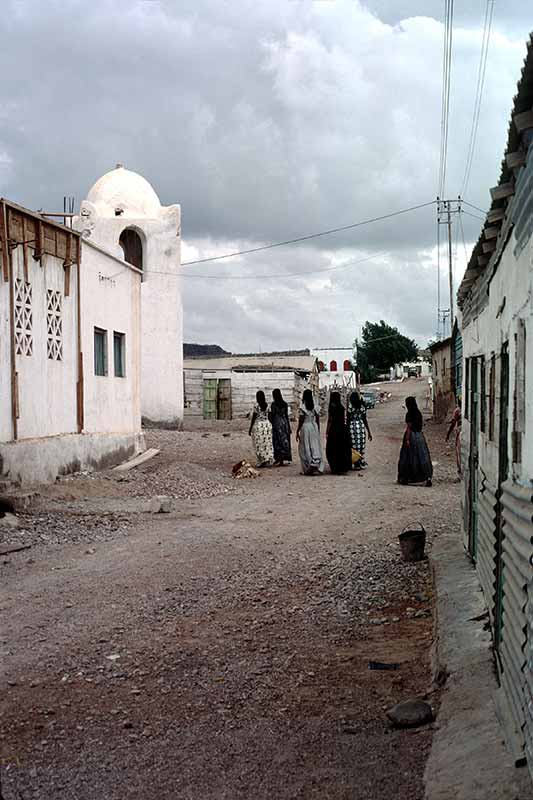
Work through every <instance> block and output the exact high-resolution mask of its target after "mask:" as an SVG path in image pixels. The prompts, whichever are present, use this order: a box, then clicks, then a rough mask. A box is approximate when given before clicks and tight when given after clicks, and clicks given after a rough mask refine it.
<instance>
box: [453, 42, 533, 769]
mask: <svg viewBox="0 0 533 800" xmlns="http://www.w3.org/2000/svg"><path fill="white" fill-rule="evenodd" d="M532 187H533V36H532V37H530V40H529V43H528V53H527V58H526V62H525V65H524V68H523V70H522V78H521V80H520V82H519V84H518V92H517V94H516V96H515V98H514V108H513V111H512V115H511V122H510V126H509V132H508V139H507V147H506V150H505V154H504V160H503V163H502V170H501V175H500V180H499V182H498V185H497V186H494V187H493V188H492V189H491V190H490V195H491V204H490V209H489V211H488V213H487V215H486V218H485V222H484V225H483V228H482V231H481V235H480V237H479V240H478V242H477V244H476V246H475V247H474V250H473V252H472V256H471V258H470V261H469V263H468V266H467V270H466V273H465V276H464V279H463V281H462V283H461V286H460V289H459V294H458V302H459V307H460V310H461V313H462V348H463V361H464V372H463V376H462V385H463V390H462V408H463V427H462V453H463V472H464V481H463V508H464V537H465V546H466V548H467V550H468V552H469V554H470V556H471V558H472V560H473V561H474V563H475V565H476V569H477V571H478V575H479V579H480V583H481V585H482V587H483V591H484V594H485V600H486V603H487V608H488V611H489V615H490V623H491V626H492V631H493V637H494V648H495V651H496V659H495V663H496V665H497V668H498V676H499V679H500V682H501V689H500V692H499V696H498V705H499V709H500V712H501V713H500V717H501V719H502V720H503V724H504V730H505V733H506V738H507V741H508V743H509V745H510V748H511V751H512V752H513V754H514V755H515V758H516V760H517V761H519V760H520V759H524V758H525V759H527V761H528V763H529V768H530V770H531V772H532V774H533V567H532V564H533V357H532V353H533V299H532V298H533V202H532V197H533V188H532Z"/></svg>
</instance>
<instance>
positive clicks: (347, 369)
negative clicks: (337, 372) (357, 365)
mask: <svg viewBox="0 0 533 800" xmlns="http://www.w3.org/2000/svg"><path fill="white" fill-rule="evenodd" d="M343 370H344V371H345V372H351V370H352V363H351V361H350V359H349V358H347V359H346V360H345V362H344V366H343Z"/></svg>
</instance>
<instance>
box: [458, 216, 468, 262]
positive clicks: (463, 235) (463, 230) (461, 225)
mask: <svg viewBox="0 0 533 800" xmlns="http://www.w3.org/2000/svg"><path fill="white" fill-rule="evenodd" d="M459 225H460V227H461V237H462V239H463V247H464V251H465V263H466V266H467V267H468V251H467V249H466V242H465V229H464V227H463V218H462V216H461V214H459Z"/></svg>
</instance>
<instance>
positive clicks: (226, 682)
mask: <svg viewBox="0 0 533 800" xmlns="http://www.w3.org/2000/svg"><path fill="white" fill-rule="evenodd" d="M417 386H420V385H417V384H416V383H415V384H414V385H411V386H409V387H408V388H409V391H412V389H413V388H415V389H416V388H417ZM405 388H407V387H402V393H405ZM402 413H403V412H402V409H401V407H400V402H399V400H398V399H397V398H395V399H394V400H393V401H391V402H390V403H388V404H386V405H383V406H380V407H378V408H377V409H376V410H375V411H373V412H371V414H370V422H371V425H372V427H373V429H374V435H375V438H374V442H373V444H372V445H371V446H370V448H369V451H368V460H369V463H370V468H369V470H368V471H367V472H365V473H363V474H356V473H352V474H350V475H347V476H331V475H325V476H323V477H320V478H303V477H301V476H300V475H299V474H298V473H299V470H298V467H297V465H293V466H290V467H285V468H283V469H277V470H269V471H265V472H264V473H262V475H261V477H260V478H259V479H258V480H256V481H247V482H244V481H243V482H240V483H239V484H238V485H237V483H236V482H233V483H232V482H231V480H227V479H226V477H225V474H227V468H228V466H229V465H230V464H231V463H233V461H236V460H238V459H239V458H240V457H242V456H243V455H246V453H247V452H248V453H249V448H250V444H249V439H248V437H247V436H246V433H245V432H244V431H242V426H238V425H233V426H230V427H228V428H224V430H223V431H220V429H219V430H218V431H217V430H211V431H210V435H209V436H208V437H205V436H204V435H202V432H200V431H190V432H188V433H181V434H180V433H174V434H169V433H163V432H155V433H154V434H151V436H152V440H151V441H150V444H152V443H154V442H155V444H157V443H158V441H159V443H160V444H162V443H163V442H168V437H169V436H170V437H173V442H174V444H173V445H172V446H170V445H169V446H167V448H166V450H165V453H164V454H163V458H162V459H161V461H160V462H159V464H157V463H156V462H155V460H154V462H153V464H152V467H151V468H149V467H148V466H147V465H146V466H145V468H144V471H143V472H140V473H138V474H137V475H136V476H135V478H133V480H132V481H131V482H128V481H126V482H120V483H119V484H117V483H116V481H115V480H114V479H111V478H108V477H105V476H98V477H97V478H85V479H83V478H82V479H78V480H76V481H73V482H70V483H68V482H66V483H63V484H61V485H60V486H59V487H54V488H53V489H50V492H49V493H48V494H47V496H46V497H45V499H44V500H41V501H40V507H39V511H38V513H37V517H35V516H34V517H31V516H28V517H27V518H26V519H25V530H26V534H25V535H26V536H27V537H29V539H30V541H32V542H33V543H34V546H33V548H32V549H31V550H30V551H27V552H22V553H18V554H13V555H12V556H9V557H7V558H4V563H3V564H2V571H3V577H2V586H3V592H2V609H1V613H2V619H3V621H4V623H3V626H2V634H3V635H2V661H3V664H4V666H5V681H6V683H7V686H6V691H5V693H4V715H3V727H4V752H3V758H2V764H3V784H2V790H3V796H4V798H5V800H15V799H16V800H20V798H23V800H27V799H28V798H46V800H55V798H76V800H89V798H91V800H93V798H95V799H96V798H99V800H103V798H105V799H106V800H123V799H124V798H139V800H140V798H147V797H150V798H152V797H153V798H155V799H156V800H166V799H167V798H168V800H171V799H172V800H175V799H176V798H191V800H200V798H202V800H203V799H204V798H205V799H206V800H207V798H210V799H211V798H217V800H218V798H227V800H236V799H237V798H254V800H262V799H263V798H264V800H266V799H267V798H268V799H269V800H271V799H272V798H293V797H294V798H296V797H301V798H310V797H319V798H335V799H336V800H337V798H368V799H370V798H372V799H373V800H381V798H383V800H385V798H387V800H390V798H391V797H394V798H400V799H401V798H406V800H407V798H409V800H416V798H422V796H423V789H422V773H423V767H424V762H425V758H426V756H427V753H428V749H429V746H430V742H431V729H430V728H426V729H421V730H415V731H412V732H407V731H393V730H391V729H390V727H389V725H388V724H387V722H386V719H385V716H384V710H385V709H386V708H388V707H389V706H390V705H392V704H394V703H395V702H397V701H398V700H400V699H404V698H405V697H409V696H412V695H413V694H424V692H425V691H426V690H427V688H428V683H429V661H428V659H429V648H430V644H431V634H432V619H431V587H430V582H429V569H428V565H427V562H422V563H420V564H415V565H407V564H403V563H402V562H401V561H400V560H399V553H398V546H397V535H398V533H399V532H400V531H401V529H402V527H403V526H404V525H406V524H408V523H413V522H415V521H418V520H420V521H421V522H422V523H423V524H424V525H425V526H426V528H427V530H428V533H429V536H430V539H431V537H432V536H435V535H438V533H439V530H441V529H442V528H443V527H444V526H446V527H450V526H454V527H455V526H458V522H459V520H458V491H457V485H456V484H455V483H454V470H453V454H452V452H451V450H449V449H448V450H445V449H444V448H443V446H442V430H441V429H439V428H434V429H433V428H432V427H431V426H428V429H427V434H428V438H429V440H430V443H431V445H432V452H433V456H434V460H435V461H437V466H436V469H435V485H434V487H433V488H432V489H426V488H419V487H399V486H396V485H395V484H394V479H395V469H396V461H397V454H398V448H399V444H400V437H401V432H402V423H401V419H402ZM239 427H240V428H241V430H239V429H238V428H239ZM228 432H230V434H231V435H230V436H229V437H228V436H224V435H223V434H224V433H226V434H227V433H228ZM204 433H205V431H204ZM172 447H174V450H173V449H172ZM172 453H174V455H172ZM150 469H151V470H152V472H151V473H150ZM183 469H185V471H186V472H187V471H188V472H189V474H193V475H196V476H197V479H198V482H199V484H200V485H202V486H204V484H205V492H204V494H205V495H213V494H214V495H215V496H210V497H208V496H205V497H199V498H197V499H190V500H188V499H186V498H185V499H181V500H180V501H179V502H177V509H176V511H175V512H174V513H172V514H170V515H150V514H146V513H134V514H128V513H126V512H125V511H124V509H123V507H122V506H121V508H120V513H119V512H118V511H116V512H113V509H112V507H111V506H112V503H113V502H115V500H117V498H119V499H121V502H123V500H124V498H126V499H127V498H128V497H132V496H133V497H139V496H141V497H145V496H147V487H150V486H154V487H157V488H158V489H159V490H161V489H165V488H166V489H167V490H168V480H170V479H172V480H174V483H175V486H176V487H177V488H176V490H175V491H174V492H171V493H173V494H174V495H175V496H177V497H179V496H180V494H181V495H183V494H184V491H185V493H186V492H187V491H191V490H190V486H189V484H186V486H189V489H185V490H183V485H181V488H180V485H178V484H180V481H179V480H178V479H177V478H176V476H178V477H179V475H180V474H181V473H180V470H183ZM139 475H140V476H141V477H139ZM143 475H144V478H143V477H142V476H143ZM165 475H167V483H165ZM169 475H170V476H171V478H168V476H169ZM202 481H203V482H204V483H202ZM65 485H67V486H68V489H65ZM83 487H85V488H83ZM139 487H141V488H139ZM142 487H144V489H143V488H142ZM202 491H203V490H202ZM200 494H202V492H200ZM192 496H193V498H194V491H192ZM58 498H61V500H58ZM85 498H87V499H85ZM99 498H101V499H99ZM99 502H100V503H101V504H102V507H105V508H106V509H107V510H108V511H109V514H108V515H107V517H106V519H105V520H104V521H102V520H100V519H99V517H98V516H95V514H94V511H95V508H94V506H95V504H96V505H98V503H99ZM131 502H132V506H134V505H135V503H134V501H133V500H132V501H131ZM110 503H111V506H110V505H109V504H110ZM80 508H81V509H82V510H81V511H80ZM50 509H52V510H50ZM82 518H83V519H82ZM117 519H118V522H117ZM88 520H89V522H90V524H89V522H88ZM41 535H44V536H45V537H46V536H47V537H48V538H47V539H46V538H45V539H44V540H43V539H41V538H39V537H40V536H41ZM72 538H74V539H75V543H71V541H70V540H71V539H72ZM369 661H386V662H397V663H398V664H399V668H398V669H397V670H391V671H375V670H371V669H369Z"/></svg>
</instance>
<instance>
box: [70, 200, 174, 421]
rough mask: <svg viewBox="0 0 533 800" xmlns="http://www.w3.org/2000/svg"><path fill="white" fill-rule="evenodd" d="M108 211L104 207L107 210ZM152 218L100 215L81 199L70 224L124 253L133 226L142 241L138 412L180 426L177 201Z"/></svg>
mask: <svg viewBox="0 0 533 800" xmlns="http://www.w3.org/2000/svg"><path fill="white" fill-rule="evenodd" d="M106 214H107V212H106ZM152 214H153V215H155V216H151V217H127V216H121V217H115V216H114V215H113V212H112V211H111V215H109V214H108V215H106V216H102V215H101V209H100V211H97V209H96V207H95V206H94V205H93V204H92V203H89V202H88V201H84V202H83V203H82V206H81V215H80V217H76V218H75V221H74V225H75V227H76V228H77V229H78V230H81V231H83V236H84V239H85V240H86V241H91V242H93V243H95V244H96V245H99V246H101V247H102V248H103V249H105V250H107V251H108V252H110V253H111V254H113V255H115V256H117V257H118V258H120V259H122V258H123V255H124V254H123V251H122V248H121V247H120V244H119V238H120V234H121V233H122V231H123V230H125V229H126V228H132V229H134V230H135V231H136V232H137V233H138V234H139V236H140V238H141V240H142V243H143V281H142V286H141V297H142V301H141V310H142V332H143V335H142V342H141V412H142V416H143V418H145V419H146V421H149V422H153V423H158V424H162V425H165V426H169V427H179V425H180V424H181V423H182V420H183V306H182V295H181V275H180V261H181V255H180V242H181V239H180V224H181V223H180V219H181V212H180V207H179V206H178V205H173V206H168V207H160V208H159V209H157V210H156V211H153V212H152Z"/></svg>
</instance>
